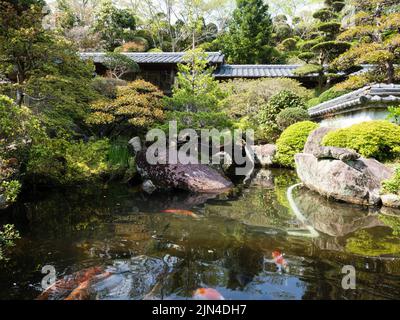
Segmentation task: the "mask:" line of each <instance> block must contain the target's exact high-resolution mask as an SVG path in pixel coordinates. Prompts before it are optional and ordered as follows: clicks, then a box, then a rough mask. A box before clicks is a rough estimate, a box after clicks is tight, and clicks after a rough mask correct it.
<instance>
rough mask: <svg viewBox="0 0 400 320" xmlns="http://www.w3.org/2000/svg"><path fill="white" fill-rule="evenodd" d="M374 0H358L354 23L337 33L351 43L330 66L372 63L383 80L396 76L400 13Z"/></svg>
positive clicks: (398, 55) (399, 57)
mask: <svg viewBox="0 0 400 320" xmlns="http://www.w3.org/2000/svg"><path fill="white" fill-rule="evenodd" d="M385 6H386V4H383V6H381V5H378V3H377V2H376V1H375V0H365V1H361V2H360V3H357V9H358V10H357V14H356V15H355V16H354V19H355V20H356V22H357V23H356V24H352V25H351V26H350V27H349V28H348V29H346V30H345V31H344V32H342V33H341V34H340V36H339V37H338V39H339V40H341V41H349V42H351V43H352V44H353V46H352V47H351V48H350V49H349V50H347V51H346V52H344V53H343V54H342V55H340V56H339V57H337V59H335V61H333V63H332V67H334V68H337V69H339V70H351V68H353V67H355V66H359V65H360V64H363V63H366V64H374V65H375V66H376V68H375V74H379V73H380V74H383V75H385V78H386V79H385V80H386V81H387V82H389V83H392V82H393V81H394V80H395V71H394V65H395V64H396V63H397V62H398V61H399V59H400V51H399V48H400V35H399V34H398V30H399V27H400V22H399V21H400V20H399V17H400V14H399V12H397V11H396V10H394V11H391V10H382V7H385Z"/></svg>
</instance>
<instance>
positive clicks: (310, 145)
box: [304, 127, 334, 154]
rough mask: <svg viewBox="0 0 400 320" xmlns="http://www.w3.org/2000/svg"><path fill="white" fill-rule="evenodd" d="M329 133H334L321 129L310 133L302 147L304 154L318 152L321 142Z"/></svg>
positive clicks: (328, 129) (329, 129) (324, 128)
mask: <svg viewBox="0 0 400 320" xmlns="http://www.w3.org/2000/svg"><path fill="white" fill-rule="evenodd" d="M331 131H334V129H333V128H328V127H321V128H318V129H315V130H314V131H313V132H311V133H310V135H309V136H308V139H307V142H306V144H305V146H304V153H309V154H314V153H315V152H318V151H319V149H320V147H321V146H322V140H323V139H324V137H325V136H326V135H327V134H328V133H329V132H331Z"/></svg>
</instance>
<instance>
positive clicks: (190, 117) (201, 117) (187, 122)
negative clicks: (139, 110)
mask: <svg viewBox="0 0 400 320" xmlns="http://www.w3.org/2000/svg"><path fill="white" fill-rule="evenodd" d="M166 120H167V121H166V122H165V124H164V125H162V126H160V129H162V130H164V131H168V122H169V121H177V125H178V131H180V130H183V129H194V130H200V129H209V130H211V129H214V128H215V129H217V130H220V131H221V130H224V129H232V128H233V126H234V124H233V121H232V120H230V119H229V117H227V115H226V113H224V112H186V111H170V112H167V119H166Z"/></svg>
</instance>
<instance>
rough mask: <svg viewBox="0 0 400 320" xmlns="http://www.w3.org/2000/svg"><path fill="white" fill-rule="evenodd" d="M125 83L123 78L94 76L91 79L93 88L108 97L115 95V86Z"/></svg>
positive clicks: (112, 97)
mask: <svg viewBox="0 0 400 320" xmlns="http://www.w3.org/2000/svg"><path fill="white" fill-rule="evenodd" d="M127 84H128V83H127V82H126V81H125V80H120V79H114V78H103V77H96V78H94V79H93V81H92V87H93V89H94V90H96V91H97V92H98V93H99V94H102V95H103V96H105V97H106V98H109V99H115V98H116V97H117V87H123V86H126V85H127Z"/></svg>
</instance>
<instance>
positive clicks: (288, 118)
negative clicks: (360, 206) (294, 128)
mask: <svg viewBox="0 0 400 320" xmlns="http://www.w3.org/2000/svg"><path fill="white" fill-rule="evenodd" d="M306 120H310V115H309V114H308V112H307V110H305V109H303V108H299V107H296V108H287V109H284V110H282V111H281V112H280V113H279V114H278V116H277V117H276V123H277V124H278V127H279V129H280V130H282V131H283V130H285V129H286V128H287V127H290V126H291V125H292V124H295V123H297V122H300V121H306Z"/></svg>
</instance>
